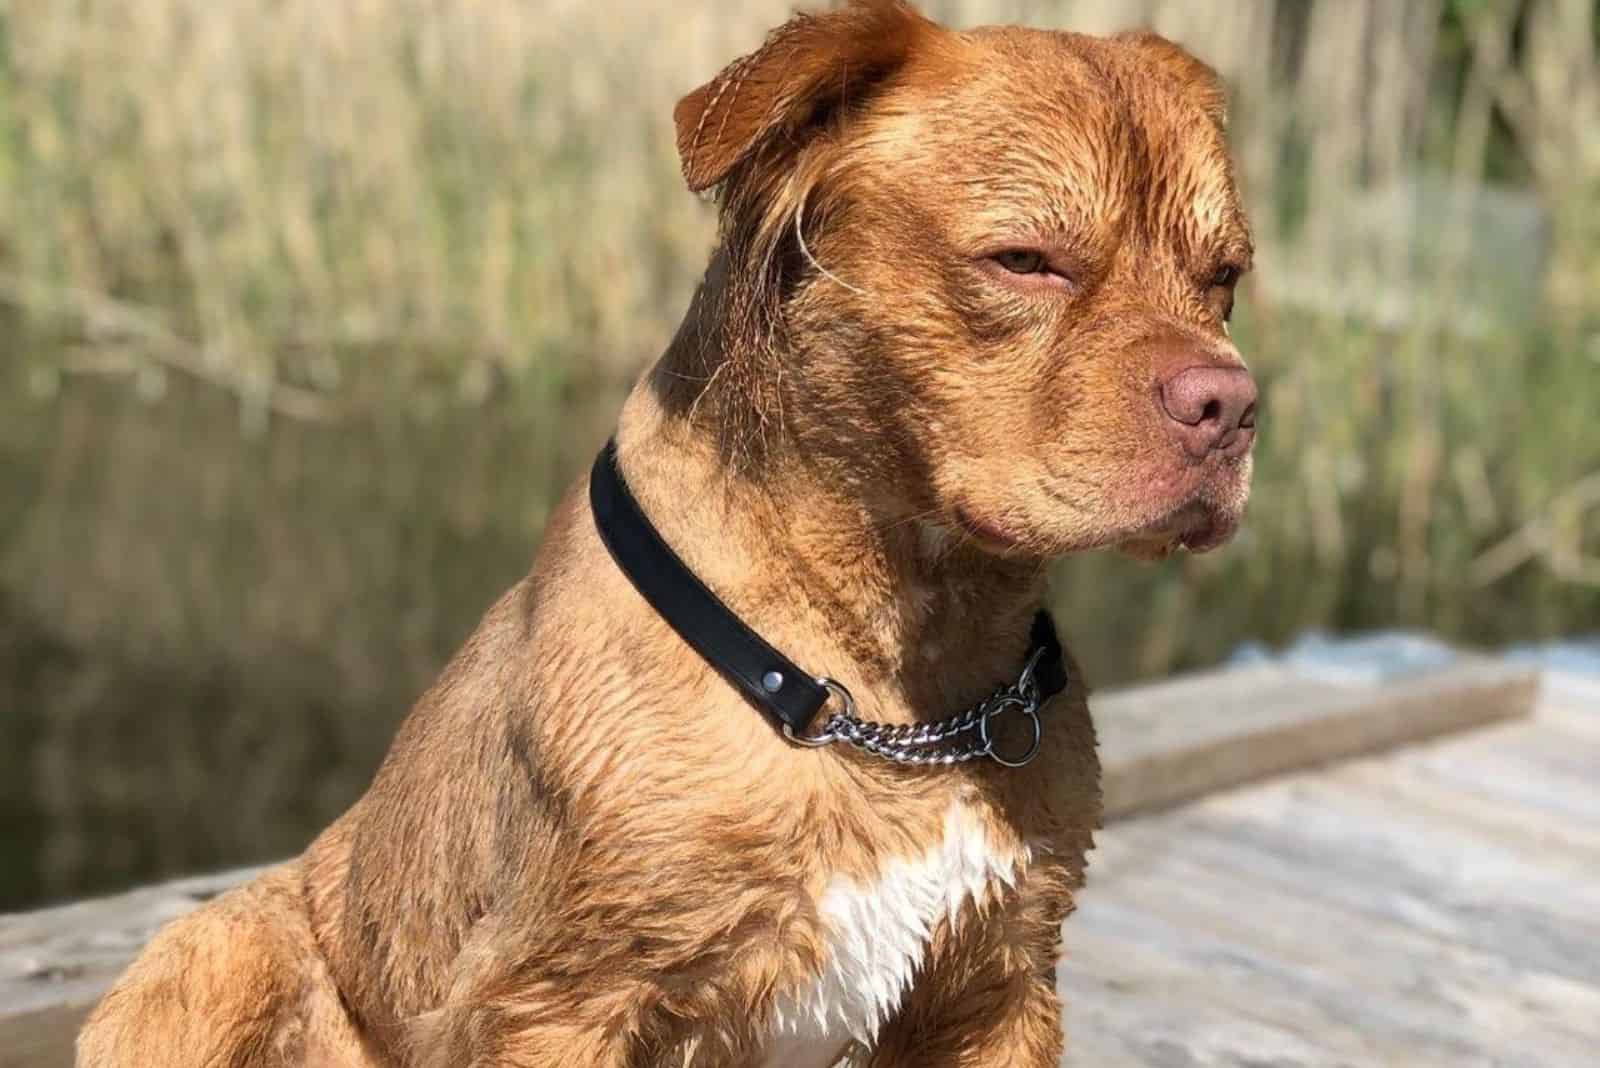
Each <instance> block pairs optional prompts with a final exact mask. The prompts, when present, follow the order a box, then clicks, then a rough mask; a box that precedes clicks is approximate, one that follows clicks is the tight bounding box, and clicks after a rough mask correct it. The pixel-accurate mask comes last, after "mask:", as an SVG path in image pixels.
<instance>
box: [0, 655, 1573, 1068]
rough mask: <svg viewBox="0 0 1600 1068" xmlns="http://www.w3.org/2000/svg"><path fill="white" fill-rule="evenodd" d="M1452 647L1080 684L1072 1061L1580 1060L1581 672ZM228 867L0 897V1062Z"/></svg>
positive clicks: (62, 1017)
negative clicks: (1119, 688) (1092, 813)
mask: <svg viewBox="0 0 1600 1068" xmlns="http://www.w3.org/2000/svg"><path fill="white" fill-rule="evenodd" d="M1589 686H1590V688H1585V684H1583V683H1579V682H1576V681H1573V682H1571V683H1570V684H1568V683H1562V682H1560V681H1559V680H1546V683H1545V685H1544V686H1543V688H1542V689H1541V687H1540V685H1539V678H1538V676H1537V675H1536V674H1534V673H1533V672H1532V671H1531V670H1529V669H1526V668H1520V667H1516V666H1512V665H1509V664H1506V663H1504V662H1501V661H1498V660H1493V659H1486V658H1477V657H1470V656H1451V657H1448V658H1447V659H1445V660H1444V661H1443V662H1439V661H1437V660H1432V661H1427V662H1424V663H1421V664H1415V663H1413V664H1405V663H1402V664H1399V665H1396V664H1392V663H1390V664H1383V665H1377V666H1371V665H1369V666H1367V667H1364V668H1359V667H1358V669H1353V670H1329V669H1327V668H1325V667H1322V668H1311V667H1306V666H1304V665H1300V666H1296V665H1294V664H1290V663H1267V664H1262V665H1258V666H1254V667H1249V668H1240V669H1234V670H1230V671H1224V672H1216V673H1212V674H1207V675H1199V676H1194V677H1190V678H1187V679H1183V680H1177V681H1174V682H1170V683H1164V684H1161V685H1158V686H1154V687H1148V688H1143V689H1138V690H1130V691H1126V692H1123V693H1120V694H1110V695H1106V696H1105V697H1100V698H1096V699H1095V701H1094V702H1093V707H1094V709H1095V717H1096V720H1097V723H1098V724H1099V727H1100V732H1101V738H1102V750H1103V752H1102V758H1103V762H1104V764H1105V769H1106V790H1107V802H1108V815H1109V817H1110V820H1111V822H1110V825H1109V826H1108V827H1107V829H1106V830H1105V831H1103V832H1102V833H1101V835H1100V836H1099V844H1098V848H1097V850H1096V852H1095V853H1094V855H1093V857H1092V859H1091V863H1090V876H1089V886H1088V888H1087V890H1086V891H1085V892H1084V893H1083V895H1082V896H1081V898H1080V909H1079V912H1078V914H1077V915H1075V916H1074V917H1073V918H1072V919H1071V920H1070V921H1068V924H1067V928H1066V945H1067V949H1068V960H1067V962H1066V963H1065V964H1064V966H1063V968H1062V971H1061V980H1060V981H1061V986H1062V989H1063V991H1064V993H1065V995H1066V999H1067V1009H1066V1023H1067V1029H1068V1033H1069V1042H1070V1047H1071V1048H1070V1051H1069V1053H1068V1056H1067V1059H1066V1061H1065V1064H1067V1065H1072V1066H1084V1068H1090V1066H1092V1068H1121V1066H1135V1065H1137V1066H1161V1068H1214V1066H1215V1068H1223V1066H1238V1068H1264V1066H1267V1065H1281V1066H1285V1068H1288V1066H1295V1068H1320V1066H1329V1068H1333V1066H1350V1068H1354V1066H1367V1065H1385V1066H1387V1065H1397V1066H1413V1065H1416V1066H1428V1065H1441V1066H1442V1065H1451V1066H1463V1065H1504V1066H1507V1068H1539V1066H1546V1065H1548V1066H1556V1065H1560V1066H1570V1068H1580V1066H1590V1065H1596V1066H1600V684H1589ZM248 875H249V873H247V872H235V873H226V874H223V875H218V876H212V877H208V878H203V879H197V880H188V881H184V882H180V883H174V884H168V885H166V886H162V887H153V888H148V889H144V890H139V891H134V892H132V893H130V894H125V895H121V896H119V897H116V898H109V899H105V900H101V901H92V902H83V903H79V904H75V905H69V906H65V907H62V908H57V909H50V910H45V911H42V912H36V913H28V914H22V915H17V916H9V917H0V1068H60V1066H64V1065H68V1064H70V1063H71V1058H70V1049H71V1038H72V1034H73V1032H74V1030H75V1028H76V1026H77V1024H78V1022H79V1021H81V1019H82V1017H83V1014H84V1013H85V1012H86V1011H87V1008H88V1006H89V1005H91V1004H92V1003H93V1001H94V999H95V998H96V997H97V996H98V995H99V993H100V992H101V991H103V990H104V988H105V986H106V985H107V984H108V983H109V982H110V980H111V978H112V977H113V976H114V975H115V974H116V972H117V971H118V970H119V969H120V968H121V967H122V966H123V965H124V964H125V963H126V961H127V960H128V959H129V958H130V957H131V955H132V954H133V953H134V952H135V951H136V950H137V949H138V947H139V946H140V945H142V943H143V941H144V940H145V939H146V938H147V937H148V936H149V933H150V931H151V930H153V929H154V927H156V926H157V925H159V924H160V923H162V922H165V921H166V920H167V919H170V918H172V917H173V916H176V915H179V914H181V913H182V912H183V911H185V910H187V909H189V908H192V907H194V906H195V904H197V903H198V902H199V901H201V900H204V899H206V898H208V897H209V896H211V895H213V894H214V893H216V892H218V891H219V890H220V889H223V888H225V887H227V886H231V885H233V884H235V883H237V882H239V881H242V880H243V879H244V878H246V877H247V876H248Z"/></svg>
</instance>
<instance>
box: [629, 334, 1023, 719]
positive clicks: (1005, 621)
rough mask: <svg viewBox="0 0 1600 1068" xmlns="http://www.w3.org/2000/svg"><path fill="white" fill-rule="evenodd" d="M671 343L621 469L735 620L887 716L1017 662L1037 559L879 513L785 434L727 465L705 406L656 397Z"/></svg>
mask: <svg viewBox="0 0 1600 1068" xmlns="http://www.w3.org/2000/svg"><path fill="white" fill-rule="evenodd" d="M670 356H671V354H670V353H669V359H666V360H663V362H662V364H660V365H658V366H657V368H656V369H655V371H654V372H653V374H652V375H650V376H647V377H646V379H645V381H644V382H642V383H641V384H640V386H639V387H638V388H637V389H636V390H635V391H634V394H633V395H632V397H630V398H629V400H628V403H627V404H626V405H625V407H624V409H623V413H622V418H621V421H620V425H619V431H618V445H619V452H620V456H621V464H622V468H623V472H624V475H625V477H626V478H627V480H628V482H629V484H630V486H631V487H632V489H633V491H634V493H635V495H636V496H637V497H638V499H639V501H640V503H641V505H642V506H643V508H644V510H645V512H646V513H647V514H648V515H649V516H650V518H651V520H652V522H653V523H654V524H655V525H656V526H657V528H658V529H659V530H660V531H661V533H662V535H663V537H665V539H666V540H667V543H668V544H669V545H671V546H673V547H674V549H676V550H677V551H678V553H679V554H680V555H681V556H682V557H683V558H684V561H685V562H686V563H687V564H688V565H689V567H690V568H691V569H692V570H693V571H694V572H695V573H696V574H697V575H699V576H700V577H701V579H702V580H703V581H705V582H706V583H707V584H708V585H710V586H711V588H712V589H713V590H715V591H716V592H717V593H718V595H719V596H721V597H722V598H723V600H724V601H726V602H727V603H728V605H729V607H730V608H732V609H733V610H734V611H735V612H736V613H737V614H738V615H739V616H740V618H741V619H743V620H744V621H745V622H746V623H747V624H749V625H750V626H751V627H753V628H755V629H756V631H757V632H759V633H761V634H762V635H763V636H765V637H767V638H768V639H769V640H770V641H772V642H773V643H774V644H775V645H778V646H779V647H780V648H782V649H783V650H784V652H785V653H787V654H789V655H790V656H791V657H793V658H794V659H796V661H797V662H799V663H801V664H802V666H805V667H806V668H807V669H808V670H810V671H812V672H813V673H815V674H832V675H836V676H838V677H841V678H842V679H847V680H848V682H849V684H850V685H851V686H852V687H853V688H855V689H856V696H857V698H858V700H859V701H860V704H861V706H862V710H863V713H864V714H867V715H870V716H872V717H874V718H881V719H884V720H887V721H891V722H897V721H898V722H904V721H910V720H918V719H922V720H926V719H938V718H942V717H943V716H946V715H950V714H952V713H953V712H956V711H959V709H960V707H962V706H963V705H964V704H965V703H970V702H972V701H974V700H976V699H977V698H978V697H981V696H983V695H985V694H987V693H988V692H989V690H990V689H992V688H993V687H994V686H995V685H997V684H999V683H1002V682H1006V681H1009V680H1010V679H1011V678H1012V677H1014V675H1015V673H1016V671H1017V670H1018V669H1019V668H1020V666H1021V663H1022V658H1023V655H1024V653H1025V650H1026V646H1027V636H1028V632H1029V626H1030V624H1031V621H1032V619H1033V616H1034V614H1035V613H1036V612H1037V611H1038V609H1039V606H1040V604H1041V602H1042V599H1043V596H1044V568H1043V566H1042V565H1041V564H1040V563H1039V562H1037V561H1022V560H1006V559H1002V558H999V557H995V556H992V555H990V554H987V553H984V552H983V551H981V550H979V549H977V548H976V547H974V546H972V545H971V544H970V543H967V542H966V541H965V539H963V538H961V537H959V536H958V535H955V534H953V533H951V532H948V531H947V530H946V528H943V527H942V526H940V525H938V524H936V523H932V522H929V521H926V520H922V519H916V518H910V517H902V516H896V515H894V514H892V513H888V514H885V510H883V509H878V508H874V506H873V504H872V503H871V502H869V501H865V500H863V499H862V494H861V493H860V492H858V490H857V489H855V488H851V487H845V486H840V485H838V484H837V483H836V481H835V480H834V479H832V478H830V477H827V476H825V475H824V474H823V472H822V471H820V470H819V469H818V468H816V467H815V466H814V465H812V464H810V463H809V462H808V461H807V459H806V458H805V457H804V456H802V455H800V454H799V451H798V450H795V449H793V448H791V447H788V446H787V445H786V444H785V443H784V442H783V441H782V440H781V439H772V438H769V439H768V441H767V442H766V443H765V445H764V447H763V448H761V449H760V450H759V453H756V454H752V458H751V459H749V462H747V463H746V464H744V465H741V466H740V467H739V468H737V469H733V468H730V466H729V464H728V462H727V457H726V451H725V439H724V438H723V436H722V432H721V428H719V427H718V426H717V425H715V423H714V421H711V420H707V419H704V418H698V419H697V416H696V414H694V413H692V412H690V411H685V410H679V409H678V408H677V407H676V406H671V405H664V404H663V403H662V402H661V393H662V390H663V389H665V388H671V387H672V382H671V380H672V379H673V376H675V375H676V374H677V373H678V372H677V371H676V370H675V366H674V363H673V361H672V360H671V359H670Z"/></svg>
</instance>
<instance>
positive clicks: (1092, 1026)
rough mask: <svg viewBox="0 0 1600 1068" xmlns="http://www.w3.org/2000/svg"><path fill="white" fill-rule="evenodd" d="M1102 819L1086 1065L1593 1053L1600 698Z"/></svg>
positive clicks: (1089, 957) (1075, 940) (1072, 951)
mask: <svg viewBox="0 0 1600 1068" xmlns="http://www.w3.org/2000/svg"><path fill="white" fill-rule="evenodd" d="M1579 693H1580V691H1579V690H1578V689H1573V690H1571V691H1570V692H1569V691H1563V690H1560V689H1556V688H1552V690H1550V691H1548V692H1547V694H1546V697H1545V699H1544V700H1543V702H1542V703H1541V706H1540V708H1539V711H1538V714H1537V715H1536V716H1535V717H1534V718H1532V719H1529V720H1524V721H1520V722H1516V723H1508V724H1503V725H1497V726H1494V727H1490V728H1486V729H1484V730H1481V731H1477V732H1474V733H1471V734H1466V735H1462V736H1458V737H1454V738H1450V739H1447V740H1442V741H1437V742H1434V743H1432V744H1429V745H1426V746H1419V747H1414V748H1408V749H1401V750H1397V751H1394V752H1390V753H1388V754H1385V755H1382V756H1377V757H1372V758H1369V759H1365V760H1359V761H1354V762H1350V763H1347V764H1342V765H1339V766H1337V767H1329V768H1323V769H1320V770H1316V771H1312V772H1307V773H1303V774H1297V775H1293V776H1290V777H1287V778H1282V779H1278V780H1276V781H1273V782H1270V783H1266V784H1261V785H1256V786H1251V787H1247V788H1244V789H1240V790H1236V791H1232V792H1227V793H1221V794H1216V795H1213V796H1211V797H1207V798H1205V799H1203V800H1200V801H1197V802H1194V803H1192V804H1189V805H1187V806H1185V807H1183V808H1180V809H1177V810H1174V811H1171V812H1167V813H1163V814H1160V815H1155V816H1150V817H1145V818H1139V819H1132V820H1128V821H1124V822H1120V823H1117V824H1115V825H1113V826H1112V827H1110V828H1109V829H1107V830H1106V831H1104V832H1102V834H1101V836H1100V841H1099V846H1098V848H1097V849H1096V851H1095V853H1094V854H1093V857H1092V860H1091V863H1090V872H1089V883H1088V887H1087V888H1086V890H1085V891H1084V893H1083V894H1082V896H1081V898H1080V911H1079V913H1078V914H1077V915H1076V916H1075V917H1073V919H1072V920H1070V921H1069V922H1068V924H1067V928H1066V944H1067V952H1068V959H1067V961H1066V963H1065V964H1064V965H1063V968H1062V973H1061V974H1062V979H1061V985H1062V987H1063V989H1064V991H1065V993H1066V996H1067V1006H1068V1007H1067V1026H1068V1030H1069V1034H1070V1035H1071V1041H1072V1044H1073V1048H1072V1052H1071V1053H1070V1054H1069V1056H1068V1058H1067V1061H1066V1064H1067V1065H1071V1066H1083V1068H1091V1066H1092V1068H1124V1066H1134V1065H1138V1066H1171V1068H1200V1066H1206V1068H1222V1066H1238V1068H1245V1066H1259V1065H1269V1064H1270V1065H1285V1066H1288V1065H1292V1066H1295V1068H1323V1066H1328V1068H1333V1066H1367V1065H1396V1066H1404V1068H1413V1066H1414V1068H1428V1066H1435V1065H1437V1066H1440V1068H1443V1066H1446V1065H1448V1066H1451V1068H1456V1066H1463V1065H1504V1066H1507V1068H1546V1066H1548V1068H1557V1066H1561V1068H1588V1066H1594V1065H1600V700H1596V699H1595V697H1594V696H1591V697H1589V698H1583V697H1580V696H1579Z"/></svg>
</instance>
